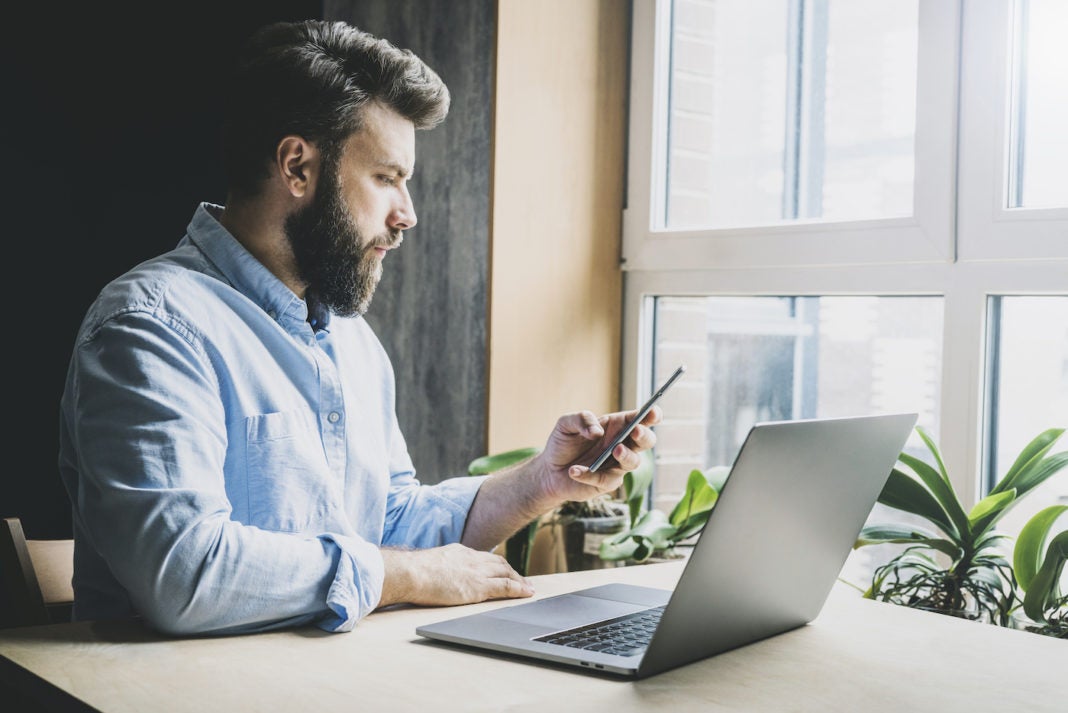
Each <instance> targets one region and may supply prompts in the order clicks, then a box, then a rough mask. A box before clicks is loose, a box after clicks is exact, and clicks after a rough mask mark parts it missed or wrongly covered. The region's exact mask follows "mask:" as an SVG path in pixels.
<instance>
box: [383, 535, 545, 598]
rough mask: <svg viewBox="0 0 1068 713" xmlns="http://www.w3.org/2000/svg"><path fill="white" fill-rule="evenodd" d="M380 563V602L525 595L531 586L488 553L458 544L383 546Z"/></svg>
mask: <svg viewBox="0 0 1068 713" xmlns="http://www.w3.org/2000/svg"><path fill="white" fill-rule="evenodd" d="M382 560H383V562H384V563H385V567H386V577H385V581H384V582H383V583H382V599H381V601H380V602H379V606H380V607H384V606H388V605H390V604H398V603H400V602H405V603H408V604H424V605H430V606H448V605H453V604H472V603H474V602H482V601H485V600H487V599H514V598H518V597H529V596H530V595H532V594H533V593H534V587H533V586H531V584H530V581H529V580H527V579H526V578H525V577H521V576H520V575H519V573H517V572H516V571H515V570H514V569H512V568H511V566H509V564H508V561H507V560H506V559H504V558H503V557H501V556H500V555H496V554H493V553H492V552H480V551H478V550H473V549H471V548H469V547H464V546H463V545H459V544H452V545H445V546H444V547H434V548H431V549H426V550H393V549H383V550H382Z"/></svg>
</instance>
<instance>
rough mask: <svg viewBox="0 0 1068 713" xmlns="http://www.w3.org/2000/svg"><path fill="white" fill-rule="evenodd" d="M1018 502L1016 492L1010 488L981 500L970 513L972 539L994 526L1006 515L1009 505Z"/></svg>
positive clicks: (969, 521)
mask: <svg viewBox="0 0 1068 713" xmlns="http://www.w3.org/2000/svg"><path fill="white" fill-rule="evenodd" d="M1014 500H1016V490H1015V489H1014V488H1010V489H1009V490H1004V491H1002V492H1000V493H993V494H991V495H987V496H986V497H985V498H983V499H982V500H980V501H979V502H977V503H976V504H975V507H973V508H972V511H971V512H970V513H968V524H969V526H970V527H971V531H972V537H977V536H979V535H981V534H983V533H984V532H986V531H987V529H988V528H989V527H990V526H991V525H993V524H994V523H995V522H997V521H998V519H999V518H1000V517H1001V516H1002V515H1004V514H1005V512H1006V510H1007V509H1008V507H1009V505H1011V504H1012V503H1013V501H1014Z"/></svg>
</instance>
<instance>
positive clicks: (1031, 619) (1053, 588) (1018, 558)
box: [1012, 505, 1068, 639]
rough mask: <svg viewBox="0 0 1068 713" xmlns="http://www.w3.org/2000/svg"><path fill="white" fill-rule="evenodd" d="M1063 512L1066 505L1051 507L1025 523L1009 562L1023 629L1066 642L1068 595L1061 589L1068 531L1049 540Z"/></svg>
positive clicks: (1067, 631)
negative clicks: (1018, 595)
mask: <svg viewBox="0 0 1068 713" xmlns="http://www.w3.org/2000/svg"><path fill="white" fill-rule="evenodd" d="M1065 512H1068V505H1051V506H1050V507H1048V508H1044V509H1043V510H1040V511H1039V512H1038V513H1037V514H1035V515H1034V516H1033V517H1032V518H1031V519H1030V520H1028V521H1027V523H1026V524H1025V525H1024V526H1023V528H1022V529H1021V530H1020V534H1019V536H1018V537H1017V538H1016V547H1015V548H1014V549H1013V558H1012V559H1013V567H1014V569H1015V574H1016V583H1017V585H1018V586H1019V589H1020V591H1021V592H1023V593H1024V596H1023V598H1022V599H1023V611H1024V614H1025V617H1026V618H1025V619H1024V620H1023V621H1022V622H1021V623H1022V628H1024V629H1026V630H1027V631H1033V632H1035V633H1038V634H1044V635H1046V636H1054V637H1057V638H1059V639H1068V592H1062V591H1061V589H1060V580H1061V573H1062V572H1063V571H1064V565H1065V561H1066V560H1068V530H1064V531H1061V532H1059V533H1058V534H1056V535H1054V536H1053V537H1052V538H1051V537H1050V536H1049V534H1050V531H1051V530H1052V529H1053V525H1054V524H1055V523H1056V522H1057V520H1058V519H1059V518H1060V517H1061V516H1062V515H1063V514H1064V513H1065ZM1047 542H1048V543H1049V544H1048V546H1047V545H1046V543H1047Z"/></svg>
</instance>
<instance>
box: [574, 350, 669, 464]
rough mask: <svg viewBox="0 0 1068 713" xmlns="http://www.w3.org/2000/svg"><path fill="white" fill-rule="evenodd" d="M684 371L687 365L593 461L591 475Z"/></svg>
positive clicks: (657, 392) (658, 390)
mask: <svg viewBox="0 0 1068 713" xmlns="http://www.w3.org/2000/svg"><path fill="white" fill-rule="evenodd" d="M684 371H686V365H685V364H682V365H680V366H679V368H678V369H676V370H675V373H674V374H672V375H671V376H669V377H668V380H667V381H665V382H664V383H663V385H662V386H661V387H660V388H659V389H657V390H656V392H655V393H654V394H653V395H652V396H650V397H649V400H648V401H646V402H645V403H644V404H643V405H642V407H641V408H640V409H638V414H637V415H636V416H635V417H634V418H632V419H631V420H630V422H629V423H627V425H626V426H624V427H623V430H622V431H620V432H619V434H617V435H616V437H615V438H613V439H612V442H611V443H609V444H608V447H607V448H605V449H604V450H603V451H602V452H601V454H600V455H599V456H597V460H595V461H593V463H591V464H590V472H591V473H592V472H594V471H596V470H597V469H598V468H600V467H601V466H602V465H604V464H605V461H607V460H608V459H609V458H610V457H611V455H612V451H613V450H615V447H616V446H618V445H619V444H620V443H622V442H623V439H624V438H626V437H627V436H629V435H630V432H631V431H633V430H634V427H635V426H637V425H638V424H639V423H641V420H642V419H643V418H645V415H646V414H647V413H649V409H651V408H652V407H653V404H655V403H656V402H657V400H658V399H659V398H660V397H661V396H663V395H664V392H665V391H667V390H668V387H670V386H671V385H672V384H674V383H675V380H676V379H678V378H679V377H680V376H682V372H684Z"/></svg>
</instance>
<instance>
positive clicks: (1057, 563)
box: [1024, 530, 1068, 622]
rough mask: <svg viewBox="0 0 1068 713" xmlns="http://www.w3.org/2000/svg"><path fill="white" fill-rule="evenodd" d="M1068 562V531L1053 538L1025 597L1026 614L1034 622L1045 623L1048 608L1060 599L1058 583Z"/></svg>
mask: <svg viewBox="0 0 1068 713" xmlns="http://www.w3.org/2000/svg"><path fill="white" fill-rule="evenodd" d="M1066 560H1068V530H1065V531H1064V532H1061V533H1060V534H1058V535H1057V536H1056V537H1054V538H1053V540H1052V541H1050V543H1049V548H1048V549H1047V550H1046V557H1045V558H1044V559H1043V560H1042V566H1041V567H1039V569H1038V572H1037V573H1036V574H1035V576H1034V578H1033V579H1032V580H1031V588H1030V589H1028V590H1027V594H1026V595H1024V613H1025V614H1027V616H1028V617H1030V618H1031V620H1032V621H1036V622H1039V621H1045V620H1046V617H1045V611H1046V607H1047V606H1049V605H1050V604H1052V603H1053V602H1055V601H1056V600H1057V598H1058V595H1059V593H1058V586H1057V583H1058V581H1059V580H1060V578H1061V572H1062V571H1064V563H1065V561H1066Z"/></svg>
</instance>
